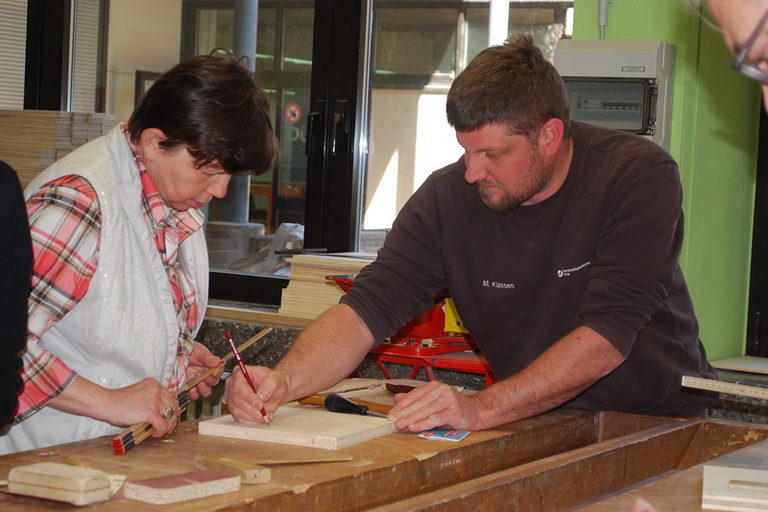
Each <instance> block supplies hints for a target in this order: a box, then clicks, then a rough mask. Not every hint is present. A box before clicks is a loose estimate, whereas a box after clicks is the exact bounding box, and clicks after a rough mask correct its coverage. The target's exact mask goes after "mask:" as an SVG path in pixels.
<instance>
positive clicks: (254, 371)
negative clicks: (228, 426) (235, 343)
mask: <svg viewBox="0 0 768 512" xmlns="http://www.w3.org/2000/svg"><path fill="white" fill-rule="evenodd" d="M246 369H247V370H248V375H249V376H250V377H251V380H252V381H253V384H254V386H255V387H256V393H254V392H253V390H252V389H251V386H250V385H249V384H248V382H247V381H246V380H245V376H244V375H243V372H241V371H240V368H238V367H235V369H234V370H233V372H232V376H231V377H230V378H228V379H227V389H226V393H225V395H224V400H225V401H226V403H227V408H228V409H229V412H230V413H231V414H232V417H233V418H235V420H236V421H239V422H242V423H265V422H266V421H270V420H271V417H272V415H273V414H274V412H275V411H276V410H277V408H278V407H279V406H280V405H281V404H283V403H284V402H285V401H287V394H288V389H290V386H289V382H288V379H287V377H286V376H285V375H284V374H283V373H282V372H279V371H275V370H272V369H270V368H266V367H264V366H246ZM262 407H263V408H264V409H265V410H266V412H267V417H266V418H265V417H264V416H262V414H261V408H262Z"/></svg>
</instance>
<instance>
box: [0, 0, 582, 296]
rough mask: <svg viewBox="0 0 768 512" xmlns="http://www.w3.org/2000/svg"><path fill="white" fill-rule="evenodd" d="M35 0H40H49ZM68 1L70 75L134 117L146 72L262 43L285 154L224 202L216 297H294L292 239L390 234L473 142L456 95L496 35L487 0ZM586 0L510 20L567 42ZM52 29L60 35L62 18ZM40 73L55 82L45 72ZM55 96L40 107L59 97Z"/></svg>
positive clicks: (340, 244) (74, 96)
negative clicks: (452, 123)
mask: <svg viewBox="0 0 768 512" xmlns="http://www.w3.org/2000/svg"><path fill="white" fill-rule="evenodd" d="M0 1H2V0H0ZM29 2H30V12H37V11H35V9H40V8H41V7H40V6H42V5H44V2H42V1H41V0H29ZM33 4H34V5H33ZM64 4H67V5H71V6H74V7H73V10H72V12H74V13H77V14H76V23H75V26H74V30H75V41H74V44H73V52H74V54H73V57H72V58H70V57H69V56H68V55H64V56H63V57H62V59H61V60H62V61H66V62H68V63H69V65H68V66H67V69H68V70H69V69H73V70H74V75H65V78H66V80H70V79H71V81H72V83H71V84H70V85H69V86H61V85H60V86H58V87H59V88H61V87H66V88H67V90H68V91H71V94H70V95H69V96H68V98H69V100H68V101H71V103H72V105H74V106H75V107H76V108H83V109H90V108H93V109H99V108H100V106H104V108H105V109H106V111H107V112H108V113H113V114H114V115H115V117H116V120H117V121H118V122H120V121H124V120H126V119H127V118H128V117H129V116H130V113H131V112H132V110H133V107H134V94H135V92H136V77H137V76H138V75H137V73H138V72H142V73H148V75H146V76H152V74H153V73H160V72H162V71H165V70H166V69H168V68H170V67H171V66H173V65H174V64H175V63H176V62H178V61H179V60H180V59H183V58H187V57H190V56H192V55H197V54H207V53H210V52H211V51H213V50H215V49H217V48H227V49H230V50H235V51H236V53H238V54H246V55H251V56H252V58H253V59H252V62H253V63H254V67H255V70H256V73H257V75H258V77H259V80H260V82H261V84H262V85H263V86H264V88H265V89H266V90H267V92H268V94H269V97H270V101H271V106H272V112H271V114H272V119H273V123H274V127H275V130H276V133H277V135H278V137H279V140H280V150H281V160H280V162H279V164H278V165H277V166H276V167H275V169H273V170H272V171H271V172H269V173H266V174H263V175H261V176H254V177H245V178H242V179H233V180H232V184H231V186H230V190H229V193H228V195H227V198H225V200H222V201H215V202H213V203H211V204H210V205H209V207H208V211H207V219H208V220H207V224H206V235H207V237H208V240H209V253H210V261H211V265H212V274H211V276H212V278H211V296H212V298H218V299H226V300H236V301H246V302H256V303H262V304H278V303H279V298H280V290H281V289H282V288H283V287H284V286H286V284H287V275H288V273H289V268H287V266H286V265H285V263H284V255H282V254H280V252H284V251H290V250H295V249H299V248H302V247H303V248H311V249H326V250H328V251H350V250H366V251H374V250H376V249H377V248H378V247H380V246H381V243H382V241H383V236H384V234H385V233H386V230H388V229H389V227H390V226H391V223H392V220H393V219H394V217H395V216H396V214H397V212H398V211H399V209H400V207H401V206H402V205H403V204H404V202H405V201H406V200H407V198H408V197H410V195H411V194H412V192H413V191H414V190H415V189H416V188H417V187H418V186H419V185H420V184H421V182H422V181H423V180H424V179H425V178H426V176H427V175H428V174H429V173H430V172H432V171H433V170H435V169H437V168H439V167H442V166H443V165H446V164H448V163H450V162H451V161H453V160H455V159H456V158H458V157H459V156H460V154H461V149H460V147H459V146H458V144H457V143H456V142H455V137H454V134H453V131H452V130H451V128H450V127H449V126H448V125H447V122H446V121H445V114H444V108H445V97H446V94H447V91H448V88H449V87H450V83H451V81H452V80H453V78H454V77H455V76H456V74H457V73H459V72H461V70H462V69H463V68H464V66H465V65H466V63H467V62H468V60H469V59H471V58H472V57H473V56H474V55H476V54H477V53H478V52H479V51H480V50H481V49H482V48H484V47H485V46H487V38H488V17H489V4H488V2H487V1H482V0H473V1H459V0H445V1H440V0H410V1H408V0H334V1H333V2H326V1H322V2H314V1H310V0H259V1H258V2H254V3H253V4H248V2H244V1H242V2H235V1H234V0H166V1H164V2H161V3H158V2H153V1H151V0H136V1H135V2H111V3H109V2H106V0H71V3H70V2H62V3H61V5H64ZM572 4H573V2H572V1H554V0H550V1H547V0H538V1H535V2H528V1H523V0H515V1H511V2H510V16H509V23H508V26H509V32H510V33H511V32H516V31H522V30H525V31H531V32H533V33H534V35H535V37H536V39H537V41H539V43H540V45H541V46H542V48H544V50H545V52H550V53H551V50H552V49H553V48H554V45H555V44H556V42H557V40H559V39H560V37H562V36H563V34H564V33H565V31H566V26H565V25H566V23H565V20H566V13H567V12H568V10H569V9H571V8H572ZM248 5H250V6H251V7H253V6H255V5H258V11H257V13H256V15H255V16H254V17H253V18H252V19H254V20H255V21H254V23H253V24H251V25H249V24H247V23H244V22H243V20H245V19H251V18H246V17H244V15H243V12H244V11H237V10H236V8H237V9H246V8H247V6H248ZM243 6H246V7H243ZM107 7H108V8H107ZM49 8H50V7H49ZM96 11H98V14H96ZM67 12H68V11H67ZM64 14H66V12H65V13H64ZM64 14H63V15H62V16H61V17H62V19H63V21H60V25H61V26H62V27H63V26H68V25H67V19H66V16H65V15H64ZM251 14H253V13H251ZM37 18H40V19H43V18H44V16H42V15H40V14H35V15H34V19H37ZM179 22H180V23H179ZM254 25H255V26H254ZM179 27H181V29H180V30H179ZM67 30H68V29H67ZM39 33H40V34H43V35H44V34H48V33H52V32H51V31H49V30H46V29H43V28H41V29H39ZM361 34H365V35H364V36H361ZM249 37H252V39H248V38H249ZM48 38H49V42H48V45H49V47H55V46H56V43H54V42H51V41H56V36H55V34H54V35H50V36H48ZM249 41H250V42H249ZM238 45H240V46H243V45H245V46H249V47H247V48H245V51H243V50H242V48H238ZM254 46H255V48H254ZM32 50H34V49H28V53H29V52H30V51H32ZM67 50H68V49H67ZM41 58H42V57H41ZM52 69H53V74H56V73H58V74H59V75H61V74H62V73H61V70H60V69H59V70H58V71H57V70H56V69H55V66H53V68H52ZM142 76H144V75H142ZM27 82H28V84H27V87H30V86H32V85H36V86H37V87H38V88H40V89H45V88H48V89H51V88H52V81H50V80H47V79H46V78H45V77H43V76H40V77H37V78H34V77H33V79H30V77H29V76H28V77H27ZM142 83H143V82H142ZM59 94H60V92H59ZM50 96H51V95H50V94H49V97H50ZM25 101H26V100H25ZM41 105H43V104H42V103H39V102H38V103H37V104H35V105H34V106H28V108H52V107H50V106H48V107H45V106H41ZM53 108H65V107H63V106H61V107H59V106H57V107H53ZM276 251H277V252H276Z"/></svg>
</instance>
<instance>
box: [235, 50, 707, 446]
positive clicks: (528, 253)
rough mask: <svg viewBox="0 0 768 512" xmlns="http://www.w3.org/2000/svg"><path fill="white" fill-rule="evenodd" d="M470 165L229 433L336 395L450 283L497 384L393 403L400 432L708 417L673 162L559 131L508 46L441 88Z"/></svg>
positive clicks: (396, 236) (275, 374) (628, 145)
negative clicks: (683, 264)
mask: <svg viewBox="0 0 768 512" xmlns="http://www.w3.org/2000/svg"><path fill="white" fill-rule="evenodd" d="M447 113H448V121H449V122H450V123H451V125H452V126H453V127H454V128H455V129H456V136H457V139H458V141H459V143H460V144H461V145H462V146H463V147H464V150H465V153H464V156H463V157H462V158H461V159H460V160H459V161H458V162H456V163H454V164H452V165H449V166H448V167H446V168H444V169H441V170H439V171H437V172H435V173H433V174H432V175H431V176H430V177H429V178H428V179H427V180H426V181H425V183H424V184H423V185H422V186H421V187H420V188H419V190H417V191H416V193H415V194H414V195H413V197H412V198H411V199H410V200H409V201H408V203H407V204H406V205H405V206H404V207H403V209H402V211H401V212H400V214H399V215H398V218H397V219H396V221H395V223H394V225H393V227H392V230H391V231H390V232H389V234H388V235H387V238H386V240H385V243H384V247H383V248H382V249H381V251H380V252H379V254H378V257H377V259H376V261H375V262H373V263H371V264H370V265H368V266H367V267H366V268H365V269H363V271H362V272H361V273H360V274H359V276H358V278H357V279H356V281H355V286H354V287H353V288H352V289H351V290H350V291H349V292H348V293H347V294H346V295H345V296H344V297H343V298H342V299H341V303H340V304H339V305H337V306H335V307H333V308H331V309H330V310H329V311H327V312H326V313H325V314H324V315H323V316H321V317H320V318H319V319H318V320H317V321H315V322H314V323H313V324H312V325H310V326H309V327H308V328H307V329H306V330H305V331H304V333H302V335H301V336H300V337H299V338H298V339H297V340H296V342H295V344H294V345H293V346H292V348H291V350H290V351H289V353H288V354H287V355H286V357H285V358H284V359H283V360H282V361H281V362H280V363H279V364H278V365H277V366H276V367H275V369H274V370H269V369H266V368H262V367H254V368H252V369H251V371H252V372H253V374H254V376H255V377H256V379H257V381H258V382H259V388H258V392H257V393H253V392H251V391H249V390H248V388H247V385H246V383H245V382H244V379H243V378H242V375H239V374H238V373H236V374H235V376H234V378H232V379H230V381H228V382H227V403H228V405H229V408H230V410H231V411H232V414H233V415H234V417H235V418H236V419H237V420H239V421H248V422H260V421H262V419H261V417H260V415H259V412H258V411H259V407H260V406H261V405H262V404H265V407H266V409H267V411H268V412H271V411H274V410H275V409H276V408H277V406H278V405H279V404H280V403H283V402H285V401H286V400H290V399H295V398H297V397H300V396H302V395H306V394H309V393H312V392H315V391H317V390H319V389H322V388H325V387H328V386H330V385H333V384H334V383H336V382H337V381H338V380H340V379H341V378H343V377H345V376H346V375H348V374H349V373H350V372H351V371H352V370H354V369H355V367H356V366H357V365H358V363H359V362H360V361H361V360H362V359H363V358H364V357H365V354H366V353H367V352H368V351H369V350H370V349H371V348H372V347H373V346H374V344H375V342H377V341H379V340H381V339H383V338H384V337H385V336H388V335H390V334H392V333H393V332H394V331H395V330H396V329H397V328H398V327H399V326H401V325H402V324H404V323H405V322H406V321H407V320H409V319H410V318H412V317H413V316H414V315H415V314H416V313H418V312H420V311H423V310H426V309H427V308H428V306H429V305H430V304H431V300H432V297H433V296H434V295H435V293H436V292H437V291H438V290H440V289H442V288H443V287H446V286H447V288H448V289H449V291H450V294H451V297H452V298H453V299H454V301H455V303H456V305H457V307H458V310H459V313H460V314H461V316H462V320H463V322H464V324H465V325H466V326H467V327H468V328H469V330H470V332H471V333H472V336H473V338H474V339H475V341H476V342H477V344H478V346H479V347H480V349H481V351H482V352H483V354H484V355H485V357H486V359H487V360H488V362H489V363H490V365H491V366H492V368H493V371H494V374H495V376H496V377H497V378H498V379H499V380H500V382H498V383H496V384H494V385H492V386H490V387H488V388H486V389H484V390H482V391H480V392H478V393H477V394H475V395H473V396H464V395H462V394H459V393H457V392H455V391H454V390H453V389H452V388H450V387H449V386H447V385H445V384H440V383H437V382H431V383H429V384H428V385H425V386H423V387H420V388H417V389H416V390H414V391H412V392H410V393H408V394H405V395H397V396H396V401H397V404H396V405H395V407H394V408H393V409H392V412H391V414H390V419H391V420H392V421H394V422H395V425H396V426H397V427H398V428H399V429H406V428H407V429H409V430H411V431H421V430H425V429H429V428H433V427H437V426H439V425H444V424H446V425H450V426H451V427H453V428H457V429H468V430H478V429H486V428H492V427H495V426H498V425H501V424H504V423H508V422H511V421H515V420H519V419H522V418H526V417H529V416H533V415H536V414H539V413H543V412H545V411H547V410H550V409H552V408H555V407H558V406H568V407H573V408H582V409H592V410H619V411H633V412H638V413H654V414H670V415H687V416H688V415H690V416H702V415H705V414H706V408H707V405H708V401H707V399H706V398H704V397H702V396H700V395H698V394H696V393H691V392H685V391H683V390H682V389H681V386H680V381H681V377H682V376H683V375H694V376H699V377H714V376H715V372H714V370H713V369H712V367H711V366H710V365H709V364H708V363H707V360H706V355H705V353H704V348H703V346H702V345H701V342H700V341H699V339H698V324H697V321H696V318H695V316H694V312H693V306H692V304H691V301H690V298H689V295H688V290H687V288H686V285H685V281H684V279H683V275H682V273H681V270H680V268H679V266H678V264H677V256H678V253H679V251H680V246H681V244H682V229H683V218H682V212H681V202H682V197H681V195H682V192H681V185H680V180H679V175H678V170H677V166H676V164H675V162H674V161H673V160H672V158H671V157H670V156H669V155H668V154H667V153H666V152H665V151H664V150H663V149H661V148H660V147H658V146H657V145H655V144H654V143H652V142H650V141H648V140H646V139H644V138H642V137H639V136H635V135H630V134H624V133H620V132H615V131H610V130H605V129H602V128H597V127H593V126H589V125H586V124H582V123H577V122H571V121H570V119H569V113H568V101H567V95H566V91H565V87H564V84H563V82H562V79H561V78H560V77H559V76H558V74H557V72H556V71H555V69H554V67H553V66H552V65H551V64H550V63H549V62H547V61H546V60H545V59H544V57H543V56H542V54H541V52H540V51H539V50H538V49H537V48H536V47H535V46H534V45H533V42H532V39H531V37H530V36H518V37H515V38H513V39H512V40H511V41H510V42H508V43H507V44H505V45H503V46H497V47H491V48H488V49H486V50H484V51H483V52H481V53H480V55H478V56H477V57H476V58H475V59H474V60H473V61H472V62H471V63H470V64H469V65H468V66H467V68H466V69H465V70H464V71H463V72H462V73H461V74H460V75H459V76H458V77H457V78H456V80H455V81H454V83H453V85H452V86H451V90H450V92H449V94H448V102H447Z"/></svg>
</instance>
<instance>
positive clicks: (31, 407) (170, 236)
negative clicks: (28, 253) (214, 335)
mask: <svg viewBox="0 0 768 512" xmlns="http://www.w3.org/2000/svg"><path fill="white" fill-rule="evenodd" d="M132 149H134V148H132ZM134 156H135V157H136V162H137V164H138V166H139V171H140V179H141V183H142V190H143V202H142V210H143V214H144V218H145V219H147V222H148V223H149V225H150V228H151V230H152V232H153V233H154V238H155V245H156V246H157V250H158V252H159V253H160V256H161V259H162V261H163V265H164V267H165V271H166V273H167V275H168V280H169V283H170V285H171V290H172V295H173V302H174V306H175V308H176V313H177V315H178V320H179V329H180V335H179V343H178V350H177V355H178V358H177V362H176V366H175V369H174V373H173V376H172V378H171V382H170V385H169V388H170V389H171V390H177V389H180V388H181V387H182V386H183V385H184V383H185V381H186V369H187V366H188V357H189V352H190V351H191V349H192V342H193V341H194V338H193V335H192V331H193V329H194V327H195V326H196V325H197V322H198V319H199V315H200V311H199V310H198V309H199V308H198V306H197V301H196V297H197V290H196V289H195V287H194V285H193V283H192V281H191V280H190V279H189V277H188V276H187V275H186V274H185V273H184V271H183V270H182V268H181V266H180V264H179V262H178V252H179V247H180V245H181V244H182V243H183V242H184V240H186V239H187V238H188V237H189V236H190V235H192V234H193V233H195V232H196V231H197V230H199V229H200V228H201V226H202V214H201V213H200V212H199V211H196V210H194V211H186V212H181V211H177V210H174V209H172V208H170V207H168V206H167V205H166V204H165V201H163V199H162V198H161V197H160V195H159V194H158V192H157V189H156V188H155V186H154V184H153V183H152V180H151V179H150V177H149V174H147V172H146V167H145V166H144V163H143V162H142V160H141V158H140V157H139V156H138V154H136V151H135V149H134ZM27 215H28V216H29V222H30V226H31V233H32V246H33V253H34V264H33V272H32V274H33V275H32V292H31V295H30V298H29V327H28V330H29V332H28V340H27V350H26V352H25V354H24V368H23V370H22V377H23V378H24V389H23V391H22V393H21V395H20V396H19V409H18V411H17V416H16V418H15V421H17V422H18V421H22V420H23V419H24V418H26V417H28V416H30V415H32V414H33V413H34V412H35V411H37V410H39V409H40V408H42V407H44V406H45V404H46V403H47V402H48V401H49V400H50V399H51V398H53V397H55V396H56V395H58V394H59V393H61V391H62V390H63V389H64V388H66V386H67V385H68V384H69V383H70V382H71V381H72V379H73V378H74V376H75V374H74V372H73V371H72V370H71V369H70V368H69V367H68V366H67V365H66V364H65V363H64V362H63V361H61V360H60V359H58V358H57V357H56V356H54V355H53V354H51V353H50V352H48V351H46V350H45V349H44V348H43V347H42V346H41V345H40V343H39V340H40V337H41V336H42V335H43V334H44V333H45V331H47V330H48V329H49V328H50V327H51V326H52V325H54V324H55V323H56V322H57V321H58V320H60V319H61V318H63V317H64V315H66V314H67V312H69V311H70V310H72V308H73V307H74V306H75V305H76V304H77V303H78V302H79V301H80V300H81V299H82V298H83V297H84V296H85V294H86V292H87V291H88V286H89V284H90V281H91V279H92V278H93V275H94V272H95V270H96V265H97V258H98V248H99V236H100V232H101V216H100V212H99V205H98V200H97V197H96V193H95V192H94V190H93V188H92V187H91V185H90V184H89V183H88V181H87V180H85V179H84V178H82V177H79V176H72V175H70V176H64V177H61V178H59V179H56V180H54V181H52V182H50V183H48V184H46V185H45V186H43V187H41V188H40V189H39V190H38V191H37V192H36V193H35V194H34V195H33V196H32V197H30V198H29V199H28V200H27Z"/></svg>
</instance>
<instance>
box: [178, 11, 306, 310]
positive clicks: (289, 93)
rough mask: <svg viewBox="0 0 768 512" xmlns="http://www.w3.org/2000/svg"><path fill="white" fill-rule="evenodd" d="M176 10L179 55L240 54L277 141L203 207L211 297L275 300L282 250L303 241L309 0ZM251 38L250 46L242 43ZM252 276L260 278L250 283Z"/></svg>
mask: <svg viewBox="0 0 768 512" xmlns="http://www.w3.org/2000/svg"><path fill="white" fill-rule="evenodd" d="M183 9H184V11H183V28H182V34H183V38H182V50H181V52H182V55H181V57H182V59H184V58H188V57H190V56H192V55H204V54H210V53H212V52H214V53H215V52H220V51H228V52H232V53H234V54H235V55H245V56H246V57H248V58H249V59H250V61H248V60H244V62H246V63H248V64H250V63H251V62H252V63H253V64H252V68H254V71H255V73H256V76H257V78H258V81H259V83H260V84H261V85H262V87H263V88H264V89H265V90H266V92H267V94H268V96H269V101H270V107H271V118H272V122H273V125H274V128H275V133H276V135H277V137H278V139H279V145H280V158H279V161H278V163H277V165H276V167H275V168H274V169H273V170H272V171H270V172H267V173H265V174H262V175H259V176H250V177H242V178H238V179H233V180H232V181H231V183H230V187H229V190H228V192H227V197H225V198H224V199H221V200H218V199H214V200H213V201H212V202H211V204H210V205H209V207H208V212H207V216H206V217H207V221H206V238H207V240H208V252H209V258H210V264H211V272H212V279H211V296H212V297H214V298H216V297H217V296H219V297H220V298H221V297H223V298H230V299H235V300H246V301H255V302H264V303H275V299H279V289H280V288H282V287H284V286H285V284H286V283H285V279H284V278H285V277H287V276H288V275H289V274H290V267H289V266H288V264H287V263H286V261H285V255H284V254H283V253H284V252H290V251H291V250H296V249H300V248H301V247H303V243H304V229H305V222H304V217H305V198H306V182H307V157H306V154H305V146H306V133H307V119H308V116H307V111H308V109H309V104H310V89H311V78H312V48H313V37H314V12H315V5H314V2H313V1H307V0H259V1H256V0H251V1H244V0H238V1H210V0H207V1H195V0H187V1H185V2H184V5H183ZM248 9H251V11H250V12H249V10H248ZM244 41H245V43H244ZM249 41H250V43H249ZM253 43H255V48H250V47H249V48H242V45H243V44H246V45H248V44H251V45H252V44H253ZM252 276H259V277H261V278H267V280H266V281H264V280H261V281H260V282H258V283H256V282H251V280H250V279H249V277H252ZM270 277H271V278H277V280H272V281H270V280H269V279H268V278H270ZM280 278H283V279H280ZM254 290H258V291H257V292H256V293H255V295H254V293H252V292H253V291H254ZM275 290H278V293H277V297H276V296H275V295H276V293H275Z"/></svg>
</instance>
